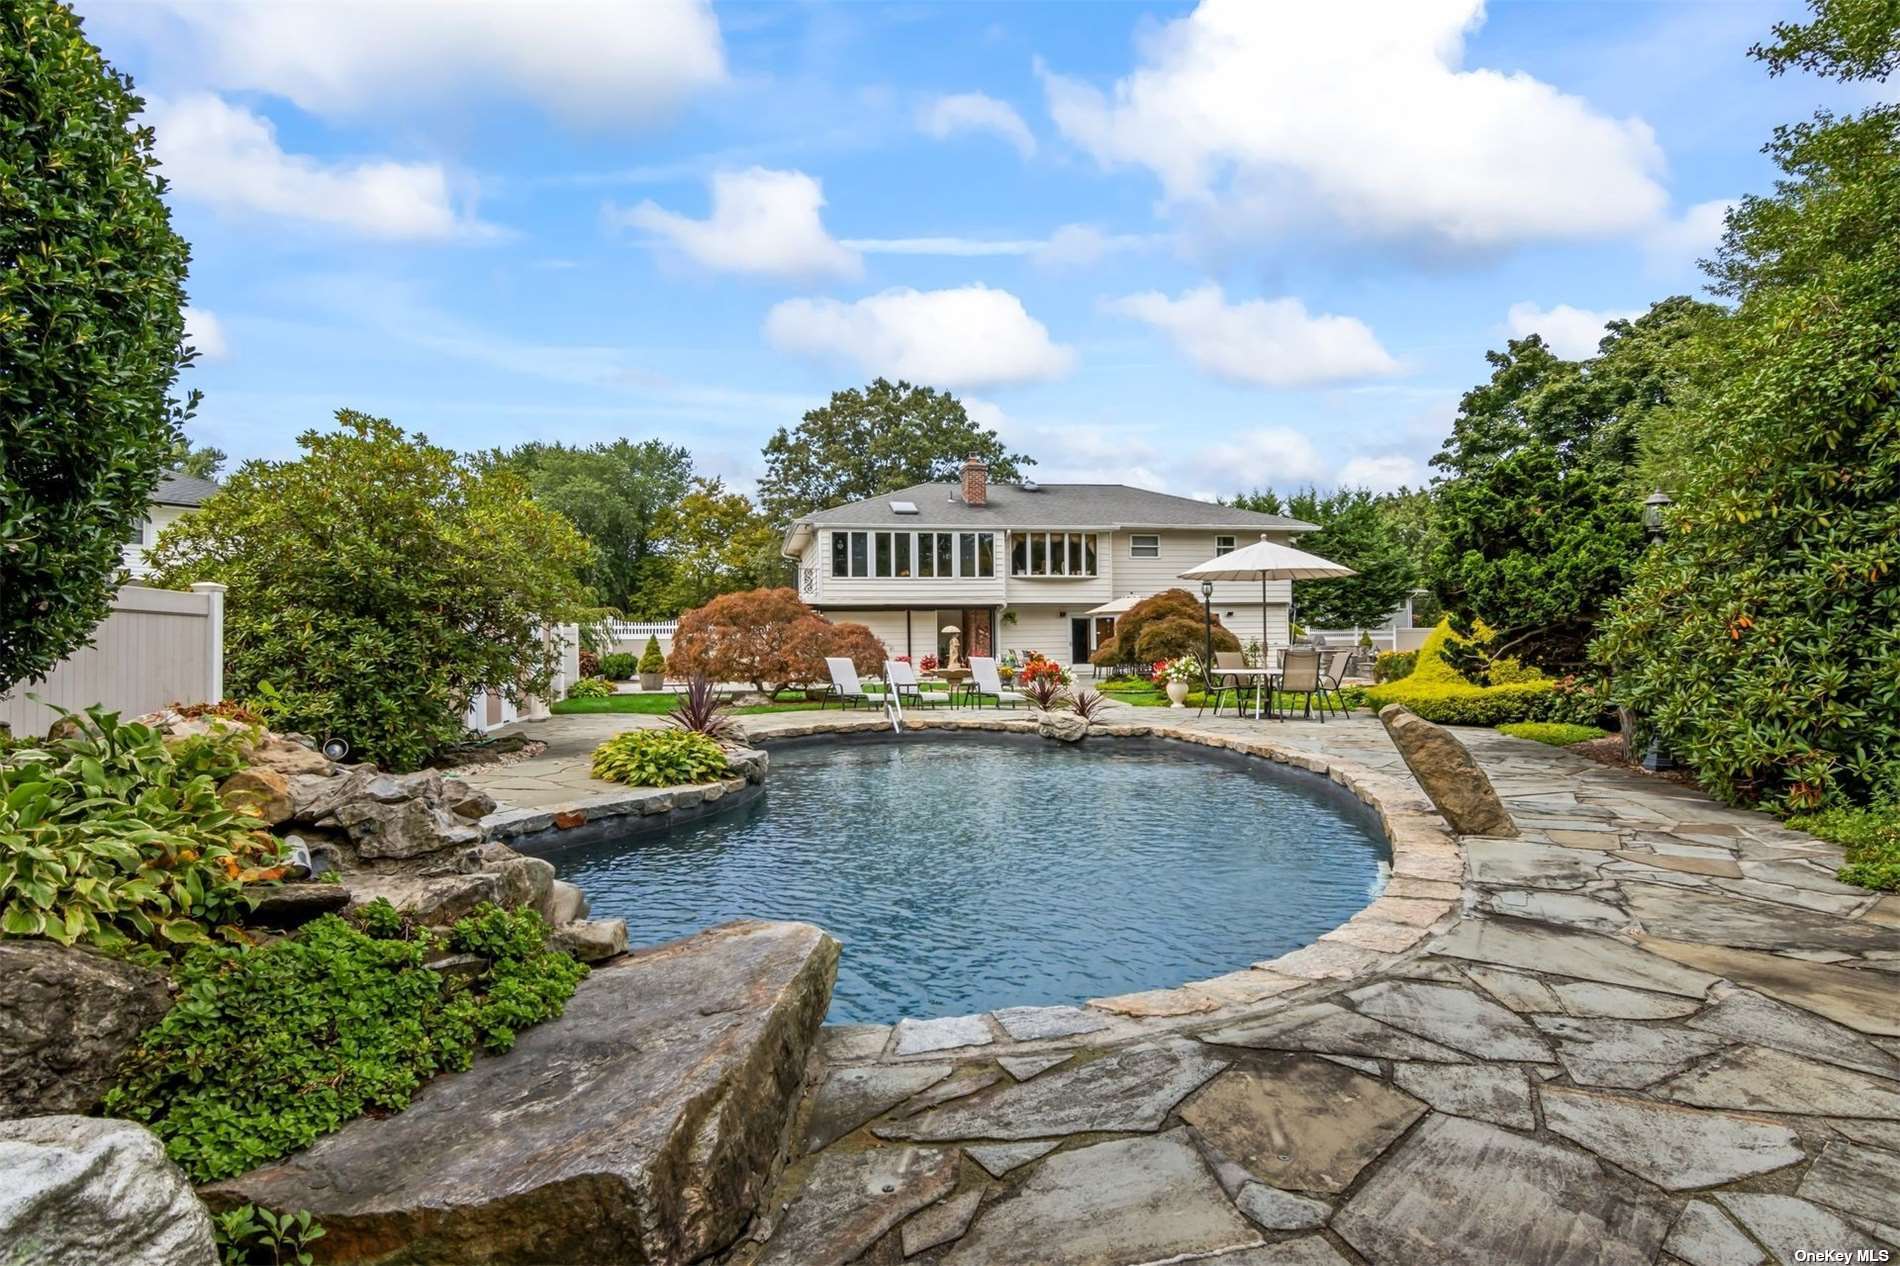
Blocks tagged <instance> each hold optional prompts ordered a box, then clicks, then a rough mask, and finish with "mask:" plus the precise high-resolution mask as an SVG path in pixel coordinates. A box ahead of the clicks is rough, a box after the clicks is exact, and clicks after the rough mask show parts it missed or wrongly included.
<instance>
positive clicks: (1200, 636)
mask: <svg viewBox="0 0 1900 1266" xmlns="http://www.w3.org/2000/svg"><path fill="white" fill-rule="evenodd" d="M1206 619H1207V616H1206V612H1205V611H1204V610H1203V609H1202V606H1201V600H1200V599H1199V598H1197V597H1195V596H1194V595H1193V594H1191V593H1189V592H1188V591H1187V590H1185V589H1164V590H1162V591H1161V592H1160V593H1157V594H1151V595H1150V596H1148V597H1146V598H1143V599H1142V600H1141V601H1140V602H1137V603H1136V604H1135V605H1134V606H1132V607H1130V608H1128V610H1127V611H1126V612H1124V613H1123V614H1121V615H1119V616H1117V617H1116V618H1115V636H1114V637H1112V638H1110V639H1109V640H1108V641H1106V642H1104V643H1103V644H1102V645H1101V646H1100V647H1099V648H1097V650H1096V652H1095V653H1094V654H1093V655H1091V656H1089V662H1090V663H1091V664H1094V665H1095V666H1096V667H1098V668H1114V667H1117V666H1119V665H1122V664H1139V665H1142V666H1143V671H1146V666H1147V665H1149V664H1152V663H1154V661H1156V660H1157V659H1175V658H1178V657H1180V656H1182V655H1190V654H1191V655H1205V654H1206V653H1207V631H1206V628H1205V622H1206ZM1213 621H1214V623H1213V629H1214V649H1215V650H1217V651H1237V650H1239V649H1240V639H1239V638H1237V637H1235V636H1234V635H1233V633H1232V632H1231V631H1229V630H1228V629H1226V628H1223V627H1222V626H1221V622H1220V617H1219V616H1214V617H1213ZM1157 624H1166V625H1167V626H1168V628H1167V629H1166V630H1163V631H1158V632H1155V633H1154V634H1153V635H1152V636H1150V635H1149V629H1150V626H1152V625H1157ZM1151 652H1152V653H1151Z"/></svg>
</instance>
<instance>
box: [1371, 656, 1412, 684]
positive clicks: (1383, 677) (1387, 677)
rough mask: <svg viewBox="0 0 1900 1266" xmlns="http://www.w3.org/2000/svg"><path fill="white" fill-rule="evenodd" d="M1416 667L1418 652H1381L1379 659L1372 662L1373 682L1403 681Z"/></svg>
mask: <svg viewBox="0 0 1900 1266" xmlns="http://www.w3.org/2000/svg"><path fill="white" fill-rule="evenodd" d="M1416 667H1418V652H1417V651H1380V652H1379V657H1378V658H1377V659H1375V660H1373V661H1372V680H1373V681H1374V683H1378V682H1385V681H1403V680H1405V679H1406V678H1407V677H1410V676H1411V675H1412V670H1413V669H1414V668H1416Z"/></svg>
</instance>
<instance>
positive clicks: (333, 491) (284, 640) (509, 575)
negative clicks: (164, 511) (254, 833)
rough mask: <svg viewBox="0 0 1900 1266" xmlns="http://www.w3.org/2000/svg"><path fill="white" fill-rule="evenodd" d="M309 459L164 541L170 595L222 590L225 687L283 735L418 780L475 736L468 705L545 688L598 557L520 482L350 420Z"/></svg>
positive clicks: (160, 554)
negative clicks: (425, 765)
mask: <svg viewBox="0 0 1900 1266" xmlns="http://www.w3.org/2000/svg"><path fill="white" fill-rule="evenodd" d="M336 416H337V423H338V429H337V430H335V431H332V432H317V431H306V432H305V433H304V434H302V435H301V436H299V437H298V438H297V443H298V445H299V447H301V448H302V449H303V450H304V456H303V457H302V458H300V459H299V460H297V461H289V462H266V461H249V462H246V463H244V465H242V466H240V467H239V468H238V469H237V471H236V473H234V474H233V475H232V476H231V478H230V479H229V480H228V481H227V482H226V483H225V485H224V490H223V491H222V492H221V493H220V494H219V495H218V496H216V497H214V498H212V499H211V500H209V501H207V502H206V503H205V504H204V506H203V508H201V509H200V510H199V511H198V512H197V513H195V514H192V515H190V516H188V517H186V518H184V519H181V520H179V521H178V522H177V523H175V524H173V525H172V526H170V527H168V528H166V529H165V531H164V532H163V533H162V534H161V535H160V537H159V541H158V544H157V546H156V547H154V549H153V553H152V564H153V567H154V568H155V570H156V573H157V579H158V581H159V583H161V584H167V585H184V584H187V583H190V582H192V581H200V580H215V581H219V582H221V583H223V584H224V585H226V586H228V591H227V592H226V594H225V625H224V637H225V682H226V687H225V688H226V691H227V693H229V694H231V695H232V696H233V697H235V698H239V699H243V700H245V701H246V702H252V701H255V706H257V707H258V708H260V709H261V710H262V711H263V712H264V714H265V715H266V716H267V717H269V718H270V720H271V721H272V723H273V724H274V725H276V726H278V727H279V728H283V729H289V730H297V731H302V732H304V733H308V734H312V735H316V736H319V737H328V736H331V735H335V736H338V737H341V738H343V739H345V740H347V741H348V742H349V744H350V746H351V747H352V748H353V749H354V751H355V753H356V754H357V755H358V756H359V757H362V758H365V759H368V760H373V761H376V762H377V763H379V764H382V765H385V766H388V767H392V768H397V769H408V768H413V767H414V766H416V765H418V764H420V763H421V762H423V761H424V760H426V759H427V758H428V757H429V756H430V755H431V754H432V753H433V752H435V751H436V750H437V749H439V748H440V747H442V746H444V745H445V744H448V743H451V742H454V741H455V740H457V739H459V738H461V737H462V732H463V727H462V715H463V713H464V711H465V710H466V708H467V707H468V701H469V699H470V698H471V697H472V696H473V695H474V694H475V693H476V692H477V691H482V690H496V691H500V692H502V693H503V694H506V695H507V696H509V697H510V698H514V699H516V700H520V699H521V698H523V697H524V696H526V695H530V694H542V695H544V694H545V693H546V692H547V689H548V685H549V679H550V678H551V677H552V676H553V674H554V672H555V670H556V669H557V668H558V667H559V648H558V646H557V645H556V644H555V642H554V641H553V639H551V638H549V637H547V636H546V635H545V634H546V631H547V630H548V629H550V628H552V626H554V625H557V624H564V623H572V622H575V621H578V620H583V619H585V618H588V617H589V616H590V615H593V614H595V612H594V611H593V610H592V609H591V608H590V606H589V602H588V597H589V595H588V592H587V590H586V588H585V586H583V585H582V584H581V582H580V580H579V578H578V572H579V570H580V569H581V568H583V567H585V566H587V565H588V564H589V563H590V562H591V559H592V551H591V549H590V548H589V547H588V545H587V542H586V541H585V540H584V539H583V538H582V537H581V535H580V533H579V532H577V531H575V530H574V527H573V525H572V524H570V523H568V522H567V520H565V519H563V518H562V517H561V516H560V515H558V514H556V513H554V512H553V511H551V510H548V509H546V508H545V507H543V506H540V505H537V504H536V503H535V502H533V501H532V500H530V499H529V497H528V490H527V487H526V485H525V484H523V483H522V482H521V480H520V479H519V478H518V477H517V476H515V475H514V474H513V473H512V472H510V471H508V470H505V469H500V468H497V467H495V466H493V465H492V464H486V463H480V462H475V461H470V460H469V459H466V458H462V457H459V456H458V455H456V454H455V453H452V452H450V451H449V450H447V449H444V448H438V447H436V446H434V445H432V444H430V443H428V441H427V440H426V439H425V438H424V437H423V436H421V435H416V436H413V437H412V436H408V435H405V434H404V433H403V431H402V429H401V428H399V427H397V426H395V425H394V424H393V423H391V422H388V421H386V420H384V419H382V418H372V417H369V416H366V415H364V414H361V413H357V412H355V411H353V410H349V409H343V410H340V411H338V413H337V415H336Z"/></svg>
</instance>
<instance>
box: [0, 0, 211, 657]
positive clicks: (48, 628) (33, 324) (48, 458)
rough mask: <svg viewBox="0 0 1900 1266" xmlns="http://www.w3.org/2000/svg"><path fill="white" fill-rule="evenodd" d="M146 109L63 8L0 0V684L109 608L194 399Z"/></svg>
mask: <svg viewBox="0 0 1900 1266" xmlns="http://www.w3.org/2000/svg"><path fill="white" fill-rule="evenodd" d="M144 108H145V103H144V102H143V101H141V100H140V99H139V98H138V96H137V95H136V94H135V93H134V92H133V91H132V82H131V80H130V79H129V78H127V77H126V76H124V75H122V74H120V73H119V72H117V71H115V70H113V68H112V67H111V66H110V65H108V64H107V63H106V61H105V59H104V58H103V57H101V56H100V54H99V50H98V49H97V48H95V47H93V45H92V44H91V43H90V42H88V41H87V39H86V36H85V32H84V31H83V30H82V29H81V25H80V19H79V18H78V17H77V16H75V15H74V13H73V11H72V9H71V7H69V6H68V5H65V4H61V3H57V0H10V2H9V3H7V4H5V5H0V208H3V209H0V261H5V262H4V265H0V419H4V421H3V422H0V435H4V438H0V693H4V692H5V691H6V690H7V689H8V688H9V687H11V686H12V685H13V684H14V683H15V682H16V681H19V680H22V679H26V678H32V677H37V676H41V675H44V674H45V673H46V672H48V671H49V670H50V669H51V668H52V667H53V665H54V664H56V663H57V662H59V660H60V659H61V658H62V657H63V656H65V655H66V654H68V653H69V652H71V651H73V650H75V649H76V648H78V647H80V646H84V645H85V644H86V643H88V642H89V641H90V640H91V638H92V635H93V630H94V629H95V628H96V627H97V626H98V624H99V622H100V621H101V620H103V619H105V618H106V615H107V614H108V612H109V611H110V603H111V596H112V593H113V591H114V590H115V589H116V588H117V587H118V585H117V577H118V574H119V571H120V568H121V567H122V566H123V565H124V556H123V543H124V541H125V540H126V537H127V536H128V534H129V533H130V532H131V530H132V529H133V528H135V527H137V526H138V525H139V523H140V522H141V521H143V519H144V517H145V510H146V505H147V502H148V501H149V500H150V497H151V493H152V490H153V489H154V488H155V487H156V486H157V484H158V479H159V472H160V470H161V469H162V468H163V467H164V464H165V462H166V460H167V458H168V457H170V456H171V455H172V454H173V452H174V451H175V448H176V446H177V445H178V444H179V441H180V435H179V432H178V422H179V421H180V420H182V418H183V417H184V416H186V415H187V414H188V413H189V411H190V407H191V403H192V401H191V400H187V401H186V402H185V403H184V404H183V405H182V406H181V405H180V403H179V402H177V401H176V400H174V399H173V398H172V396H171V392H172V388H173V385H174V384H175V383H176V381H177V378H178V371H179V369H180V368H182V367H183V366H184V365H186V364H187V363H189V361H190V356H189V355H188V354H187V353H186V352H185V351H184V334H185V322H184V316H183V306H184V302H185V294H184V284H185V270H186V265H187V263H188V262H189V261H190V258H191V252H190V248H189V247H187V246H186V245H185V242H184V240H183V239H182V238H180V237H179V236H178V234H176V233H174V232H173V231H172V226H171V220H170V216H169V213H168V212H167V211H166V208H165V200H164V198H163V196H162V195H163V193H164V189H165V182H164V180H163V178H162V177H161V176H160V175H159V164H158V161H157V159H156V158H155V157H154V156H153V153H152V131H151V128H150V127H148V126H146V125H145V120H144V119H142V118H140V117H139V116H140V112H141V111H143V110H144Z"/></svg>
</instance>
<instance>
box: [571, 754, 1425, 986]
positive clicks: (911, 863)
mask: <svg viewBox="0 0 1900 1266" xmlns="http://www.w3.org/2000/svg"><path fill="white" fill-rule="evenodd" d="M766 788H767V790H766V793H765V795H764V796H763V797H761V798H760V799H758V800H756V801H754V802H753V803H752V804H750V805H748V806H745V807H743V808H740V809H735V810H732V811H730V812H727V813H724V814H720V815H718V816H716V817H711V818H706V819H702V820H700V821H696V822H692V823H689V824H686V825H684V826H679V827H675V828H673V829H672V830H670V831H667V832H665V833H659V834H645V835H633V836H629V837H627V838H624V839H620V840H608V841H605V842H602V843H598V844H592V845H582V846H578V847H575V848H572V849H568V850H565V851H562V852H558V853H553V854H550V855H549V860H551V861H552V862H554V864H555V866H556V867H557V869H558V870H559V872H560V875H561V877H562V878H563V879H567V880H571V881H572V882H574V883H577V884H579V885H580V886H581V887H582V888H583V889H585V890H586V892H587V894H588V897H589V899H590V900H591V902H592V904H593V909H594V914H595V915H596V916H597V917H621V918H624V919H626V921H627V929H628V934H629V939H630V940H631V941H632V943H634V944H636V945H642V944H652V943H655V942H658V941H665V940H670V939H672V938H674V937H677V936H683V935H686V934H687V933H690V932H694V931H697V930H699V929H701V928H704V927H708V926H710V925H712V924H715V923H720V922H724V921H725V920H728V919H734V918H742V917H754V918H765V919H802V920H805V921H807V922H811V923H816V924H818V925H819V926H820V927H823V928H825V929H826V930H827V931H829V932H830V933H831V934H832V935H834V936H836V937H837V938H838V939H839V940H840V941H841V942H842V943H843V945H844V954H843V957H842V959H841V961H840V963H839V967H838V983H837V987H836V989H835V990H834V991H833V994H832V1003H831V1011H830V1014H829V1015H828V1016H827V1019H828V1020H830V1021H831V1022H832V1023H845V1022H855V1021H878V1022H890V1021H895V1020H897V1019H900V1018H902V1017H904V1016H918V1017H923V1016H936V1015H957V1014H963V1013H967V1012H973V1011H986V1010H992V1009H994V1008H997V1007H1007V1006H1026V1005H1040V1004H1047V1003H1072V1002H1081V1001H1084V1000H1086V999H1088V998H1096V997H1103V996H1106V995H1111V994H1118V993H1129V992H1133V991H1136V990H1142V989H1155V988H1164V987H1168V986H1173V985H1179V984H1184V983H1186V982H1188V981H1191V980H1201V979H1205V978H1207V977H1209V976H1216V975H1220V974H1221V973H1223V972H1228V971H1233V970H1235V969H1238V968H1242V967H1245V966H1247V965H1249V964H1251V963H1255V962H1259V961H1261V960H1263V959H1267V958H1273V957H1276V956H1277V955H1280V954H1283V953H1285V952H1287V951H1288V950H1291V949H1295V948H1298V947H1299V946H1301V945H1304V944H1307V943H1308V942H1310V941H1312V940H1313V939H1314V938H1316V937H1317V936H1319V935H1320V934H1321V933H1323V932H1326V931H1328V930H1330V929H1332V928H1334V927H1337V926H1338V925H1339V924H1341V923H1343V922H1345V921H1346V920H1347V919H1348V918H1350V917H1351V916H1352V915H1353V914H1354V913H1356V912H1357V911H1358V910H1359V909H1360V908H1361V907H1363V906H1364V905H1365V904H1366V903H1367V902H1368V901H1370V900H1372V898H1373V897H1375V896H1376V895H1377V894H1378V891H1379V889H1380V888H1381V887H1382V886H1383V883H1384V878H1385V874H1386V861H1387V859H1388V858H1389V856H1390V853H1389V850H1388V848H1387V845H1386V843H1385V840H1384V839H1383V837H1382V836H1381V835H1380V833H1379V831H1378V829H1377V826H1376V823H1375V822H1374V820H1373V819H1372V817H1371V815H1370V813H1369V811H1367V810H1366V809H1365V808H1364V807H1363V806H1361V805H1359V804H1358V802H1357V801H1354V800H1352V799H1351V798H1350V797H1349V796H1347V795H1346V793H1344V792H1343V791H1342V790H1340V789H1339V788H1336V787H1334V786H1333V785H1332V784H1330V783H1328V782H1326V781H1325V780H1324V779H1322V778H1319V777H1317V776H1314V775H1309V774H1306V773H1305V772H1304V771H1301V770H1290V769H1285V768H1282V767H1278V766H1274V765H1272V764H1270V763H1269V762H1266V761H1261V760H1256V759H1252V758H1248V757H1241V756H1236V755H1233V754H1229V753H1221V752H1216V751H1212V750H1210V749H1206V748H1201V747H1196V746H1191V745H1188V744H1182V743H1175V742H1168V741H1164V740H1113V739H1099V738H1098V739H1090V740H1089V741H1088V742H1086V743H1084V744H1081V745H1079V746H1075V747H1070V746H1067V745H1064V744H1057V743H1051V742H1048V741H1046V740H1043V739H1039V738H1034V737H1024V736H1006V735H967V736H937V735H928V736H917V737H911V738H906V739H903V740H896V739H884V740H881V741H864V740H861V739H860V740H852V741H842V742H834V741H827V742H823V743H818V744H812V745H802V746H791V747H781V748H775V749H774V750H773V751H772V767H771V774H770V776H769V777H768V779H767V780H766Z"/></svg>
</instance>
